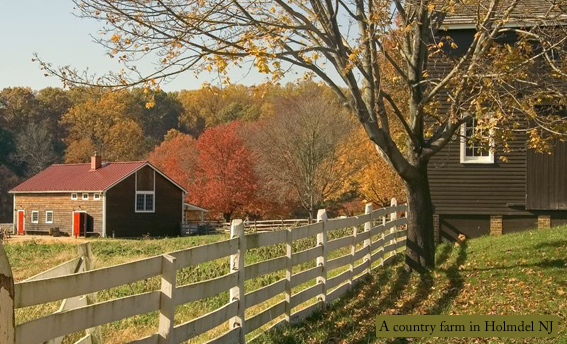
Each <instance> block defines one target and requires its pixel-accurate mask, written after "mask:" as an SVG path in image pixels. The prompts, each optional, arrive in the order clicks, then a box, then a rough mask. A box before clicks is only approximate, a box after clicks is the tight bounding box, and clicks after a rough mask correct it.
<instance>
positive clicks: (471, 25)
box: [440, 15, 567, 31]
mask: <svg viewBox="0 0 567 344" xmlns="http://www.w3.org/2000/svg"><path fill="white" fill-rule="evenodd" d="M544 19H545V18H541V20H544ZM476 25H477V22H476V21H465V20H463V21H460V22H457V21H455V22H452V23H443V24H441V27H440V29H441V30H443V31H449V30H471V29H472V30H475V29H476ZM535 25H539V26H564V25H567V15H563V16H561V18H560V20H552V21H547V22H545V21H544V22H542V21H538V20H518V21H510V22H508V23H506V24H504V27H505V28H520V27H531V26H535Z"/></svg>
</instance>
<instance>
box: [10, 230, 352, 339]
mask: <svg viewBox="0 0 567 344" xmlns="http://www.w3.org/2000/svg"><path fill="white" fill-rule="evenodd" d="M331 234H332V235H330V239H333V238H337V237H340V236H344V235H350V234H352V229H345V230H338V231H335V232H333V233H331ZM226 239H228V235H224V234H222V235H208V236H196V237H186V238H170V239H140V240H119V239H94V240H91V246H92V251H93V256H94V264H95V267H96V268H101V267H107V266H112V265H117V264H122V263H126V262H130V261H133V260H137V259H141V258H145V257H150V256H155V255H159V254H163V253H167V252H171V251H176V250H181V249H185V248H189V247H193V246H198V245H203V244H208V243H212V242H217V241H220V240H226ZM77 245H78V244H77V243H64V242H45V241H42V240H38V241H24V242H20V243H9V244H7V245H6V246H5V249H6V252H7V254H8V257H9V260H10V264H11V266H12V271H13V274H14V277H15V280H16V281H22V280H24V279H26V278H29V277H31V276H34V275H36V274H38V273H40V272H42V271H45V270H47V269H49V268H52V267H55V266H57V265H59V264H61V263H63V262H65V261H68V260H70V259H72V258H74V257H76V256H77ZM314 245H315V238H314V237H311V238H306V239H302V240H298V241H296V242H294V246H293V250H294V252H297V251H302V250H305V249H307V248H310V247H313V246H314ZM349 250H350V248H345V249H341V250H335V251H333V252H331V254H330V258H334V257H337V256H340V255H343V254H345V253H347V252H350V251H349ZM283 255H285V245H284V244H278V245H272V246H268V247H260V248H256V249H251V250H248V251H247V253H246V256H245V261H246V265H249V264H254V263H257V262H260V261H264V260H267V259H272V258H276V257H279V256H283ZM314 266H315V261H312V262H308V263H304V264H300V265H298V266H294V273H297V272H299V271H300V270H305V269H308V268H311V267H314ZM229 270H230V266H229V258H228V257H225V258H221V259H217V260H214V261H211V262H207V263H203V264H199V265H198V266H191V267H187V268H184V269H181V270H179V271H178V273H177V285H178V286H183V285H185V284H189V283H195V282H199V281H203V280H207V279H211V278H215V277H220V276H222V275H224V274H227V273H229ZM339 271H344V269H342V270H340V269H337V272H336V273H338V272H339ZM282 278H285V271H279V272H275V273H271V274H266V275H263V276H260V277H258V278H254V279H251V280H248V281H246V283H245V288H246V292H247V293H248V292H251V291H253V290H256V289H258V288H261V287H264V286H266V285H268V284H270V283H273V282H276V281H278V280H280V279H282ZM160 282H161V279H160V276H157V277H153V278H150V279H147V280H143V281H139V282H135V283H130V284H127V285H123V286H119V287H115V288H112V289H109V290H104V291H102V292H98V293H97V298H98V301H99V302H100V301H107V300H112V299H115V298H119V297H125V296H129V295H134V294H138V293H143V292H148V291H153V290H159V288H160ZM314 283H315V281H314V280H313V281H311V282H309V283H305V284H303V285H301V286H297V287H296V288H294V292H297V291H300V290H301V289H304V288H306V287H308V286H311V285H313V284H314ZM228 299H229V295H228V292H224V293H221V294H219V295H216V296H214V297H210V298H207V299H203V300H199V301H196V302H191V303H188V304H184V305H181V306H178V307H177V308H176V315H175V321H176V324H181V323H184V322H186V321H189V320H191V319H194V318H196V317H199V316H201V315H204V314H206V313H208V312H211V311H213V310H215V309H217V308H220V307H221V306H223V305H224V304H226V303H227V302H228ZM283 299H284V295H283V294H280V295H278V296H276V297H274V298H272V299H270V300H268V301H266V302H264V303H262V304H259V305H257V306H254V307H251V308H250V309H248V310H247V312H246V315H247V317H250V316H252V315H254V314H256V313H258V312H260V311H262V310H264V309H267V308H269V307H270V306H272V305H274V304H276V303H278V302H280V301H281V300H283ZM311 302H314V299H313V300H311ZM60 304H61V303H60V302H52V303H49V304H44V305H38V306H33V307H26V308H22V309H18V310H16V322H17V323H23V322H27V321H30V320H33V319H37V318H39V317H42V316H45V315H48V314H51V313H53V312H55V311H56V310H57V309H58V308H59V306H60ZM276 320H277V319H274V321H273V322H275V321H276ZM158 322H159V316H158V314H157V312H153V313H149V314H143V315H138V316H134V317H131V318H128V319H124V320H121V321H116V322H113V323H111V324H106V325H103V326H102V328H101V330H102V333H103V338H104V343H108V344H114V343H124V342H128V341H131V340H134V339H137V338H141V337H144V336H146V335H150V334H153V333H155V332H157V328H158ZM273 322H272V323H273ZM269 325H270V324H267V325H266V326H264V327H263V329H265V328H267V327H268V326H269ZM227 330H228V325H227V324H224V325H222V326H219V327H218V328H216V329H214V330H212V331H210V332H209V333H207V334H205V335H202V336H200V337H199V338H197V339H196V340H193V341H191V342H192V343H193V342H203V341H204V340H206V339H210V338H213V337H215V336H217V335H219V334H221V333H223V332H225V331H227ZM261 330H262V329H259V330H257V331H254V332H253V333H251V334H250V335H249V337H253V336H255V335H257V334H259V333H260V332H261ZM82 335H83V332H80V333H75V334H73V335H71V336H69V338H66V340H65V341H64V342H65V343H72V341H73V340H77V339H78V338H80V337H81V336H82Z"/></svg>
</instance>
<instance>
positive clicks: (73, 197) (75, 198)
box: [71, 193, 77, 201]
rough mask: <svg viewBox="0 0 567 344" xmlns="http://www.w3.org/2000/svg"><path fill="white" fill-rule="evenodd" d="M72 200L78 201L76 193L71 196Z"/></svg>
mask: <svg viewBox="0 0 567 344" xmlns="http://www.w3.org/2000/svg"><path fill="white" fill-rule="evenodd" d="M71 199H72V200H73V201H76V200H77V194H76V193H72V194H71Z"/></svg>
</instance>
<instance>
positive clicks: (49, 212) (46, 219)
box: [45, 210, 53, 223]
mask: <svg viewBox="0 0 567 344" xmlns="http://www.w3.org/2000/svg"><path fill="white" fill-rule="evenodd" d="M47 214H51V221H49V219H48V217H47ZM45 223H53V210H48V211H46V212H45Z"/></svg>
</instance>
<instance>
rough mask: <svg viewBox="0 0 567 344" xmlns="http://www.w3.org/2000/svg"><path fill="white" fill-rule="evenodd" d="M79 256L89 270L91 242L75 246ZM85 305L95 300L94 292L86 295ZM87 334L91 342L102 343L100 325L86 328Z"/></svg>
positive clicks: (91, 264) (90, 265)
mask: <svg viewBox="0 0 567 344" xmlns="http://www.w3.org/2000/svg"><path fill="white" fill-rule="evenodd" d="M77 250H78V253H79V257H81V258H83V262H84V263H83V264H84V266H85V271H90V270H93V269H94V263H93V251H92V249H91V243H90V242H87V243H84V244H80V245H79V246H78V248H77ZM86 298H87V300H86V301H87V305H92V304H95V303H96V302H97V296H96V293H92V294H89V295H87V296H86ZM86 333H87V334H90V335H91V344H101V343H102V333H101V332H100V327H93V328H89V329H87V330H86Z"/></svg>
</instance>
